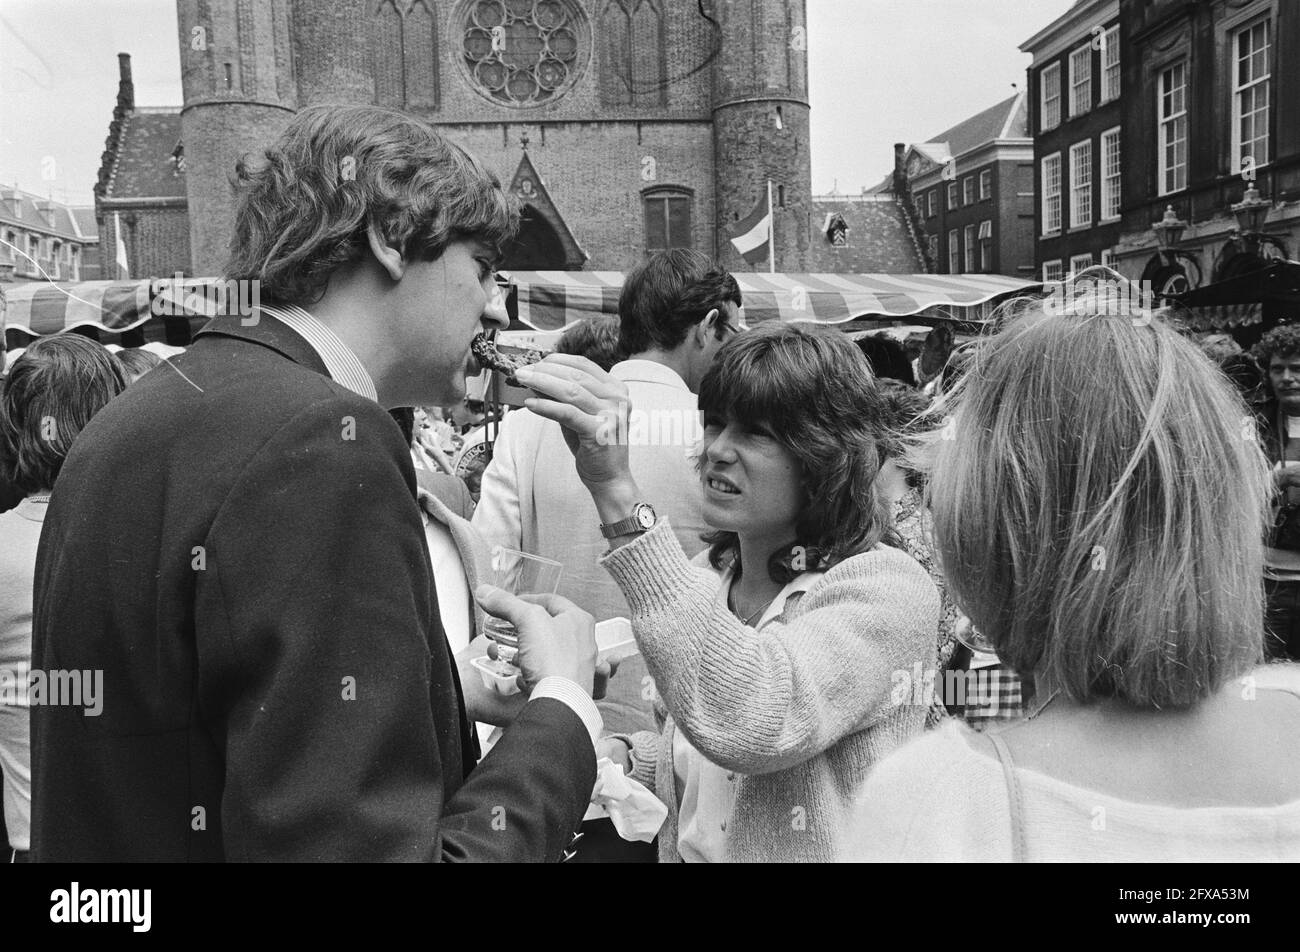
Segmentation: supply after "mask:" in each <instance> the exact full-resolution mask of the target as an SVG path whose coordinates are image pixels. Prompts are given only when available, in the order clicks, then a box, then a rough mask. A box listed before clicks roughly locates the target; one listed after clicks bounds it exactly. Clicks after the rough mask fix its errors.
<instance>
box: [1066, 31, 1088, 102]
mask: <svg viewBox="0 0 1300 952" xmlns="http://www.w3.org/2000/svg"><path fill="white" fill-rule="evenodd" d="M1091 109H1092V41H1091V40H1089V41H1088V42H1087V43H1085V44H1084V45H1083V46H1080V47H1077V48H1076V49H1073V50H1070V118H1071V119H1073V118H1074V117H1075V116H1082V115H1083V114H1084V113H1085V112H1088V111H1089V110H1091Z"/></svg>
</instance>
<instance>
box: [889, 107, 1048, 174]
mask: <svg viewBox="0 0 1300 952" xmlns="http://www.w3.org/2000/svg"><path fill="white" fill-rule="evenodd" d="M1028 138H1030V135H1029V117H1028V113H1027V111H1026V109H1025V94H1024V92H1023V91H1021V92H1018V93H1016V94H1015V95H1014V96H1011V97H1010V98H1008V99H1004V100H1003V101H1002V102H1000V103H998V104H997V105H996V106H990V107H989V108H988V109H985V110H984V111H983V112H977V113H976V114H975V115H973V116H971V117H970V118H969V119H965V120H963V121H962V122H959V123H957V125H955V126H953V127H952V128H951V129H945V130H944V131H943V132H940V133H939V134H938V135H937V136H931V137H930V139H928V140H927V141H926V142H922V143H917V144H916V145H914V146H913V148H914V149H916V150H917V151H919V152H922V153H923V154H924V155H925V156H926V158H928V159H931V160H932V161H934V162H935V163H936V164H939V165H942V164H943V163H945V162H947V161H948V159H949V158H955V157H957V156H960V155H965V154H966V153H967V152H970V151H971V150H972V149H977V148H979V147H980V146H982V145H985V144H987V143H989V142H993V141H995V140H997V139H1028ZM945 153H946V154H945Z"/></svg>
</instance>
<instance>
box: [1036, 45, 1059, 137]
mask: <svg viewBox="0 0 1300 952" xmlns="http://www.w3.org/2000/svg"><path fill="white" fill-rule="evenodd" d="M1038 103H1039V110H1038V131H1039V132H1046V131H1047V130H1048V129H1055V128H1056V127H1057V126H1059V125H1060V124H1061V63H1060V61H1059V60H1058V61H1057V62H1055V63H1052V64H1051V65H1049V66H1044V67H1043V71H1042V72H1041V73H1039V74H1038Z"/></svg>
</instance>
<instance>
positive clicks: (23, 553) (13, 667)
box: [0, 495, 49, 851]
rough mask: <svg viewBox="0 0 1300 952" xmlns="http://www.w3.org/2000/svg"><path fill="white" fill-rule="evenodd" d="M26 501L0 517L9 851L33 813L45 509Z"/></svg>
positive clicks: (22, 840)
mask: <svg viewBox="0 0 1300 952" xmlns="http://www.w3.org/2000/svg"><path fill="white" fill-rule="evenodd" d="M48 498H49V497H47V496H44V495H38V496H28V497H27V498H26V499H24V500H23V501H22V502H20V503H19V504H18V505H17V506H16V507H15V508H14V509H11V510H10V511H9V512H6V513H3V514H0V768H3V771H4V811H5V812H4V816H5V826H6V827H7V828H8V830H9V844H8V845H9V847H10V848H12V849H16V850H24V851H25V850H27V849H28V847H29V835H30V830H31V814H32V769H31V766H32V764H31V758H32V755H31V731H30V720H29V717H30V701H29V698H28V694H27V688H28V674H29V672H30V669H31V661H32V588H33V585H34V580H35V577H36V546H37V544H38V543H39V542H40V538H41V524H42V522H43V521H44V519H45V509H46V504H45V503H44V502H37V501H35V500H39V499H48Z"/></svg>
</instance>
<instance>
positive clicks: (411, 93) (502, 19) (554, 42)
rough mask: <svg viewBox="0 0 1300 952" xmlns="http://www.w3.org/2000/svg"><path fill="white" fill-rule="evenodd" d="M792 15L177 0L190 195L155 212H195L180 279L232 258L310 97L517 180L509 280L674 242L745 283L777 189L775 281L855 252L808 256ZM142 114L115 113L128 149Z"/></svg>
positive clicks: (744, 7) (527, 4) (764, 10)
mask: <svg viewBox="0 0 1300 952" xmlns="http://www.w3.org/2000/svg"><path fill="white" fill-rule="evenodd" d="M804 9H805V8H804V0H706V2H704V3H703V4H700V5H697V4H695V3H669V2H665V0H449V2H439V3H434V2H431V0H294V2H292V3H290V2H288V0H266V2H265V3H258V4H250V3H246V2H240V0H178V10H179V41H180V48H181V63H182V85H183V89H184V107H183V109H182V111H181V114H180V130H179V135H178V136H177V138H178V139H179V140H183V142H184V150H183V156H184V160H185V170H184V172H183V174H181V175H179V176H178V177H177V178H176V179H175V184H180V183H183V185H184V188H183V191H182V192H180V193H178V194H176V195H174V196H173V195H172V193H167V196H166V197H175V198H181V197H182V196H183V198H184V200H185V204H186V206H187V207H188V212H189V215H188V221H189V242H188V260H189V261H190V263H191V267H192V270H193V272H194V273H200V274H205V273H214V272H217V271H219V270H220V268H221V266H222V265H223V263H224V260H225V253H226V242H227V240H228V235H229V232H230V225H231V208H230V199H229V186H228V175H229V173H230V170H231V169H232V168H233V167H234V163H235V161H236V159H237V157H238V156H239V155H241V154H243V153H245V152H250V151H254V150H256V149H258V148H260V147H263V146H265V145H266V144H267V143H268V142H269V141H270V140H272V139H273V138H274V137H275V136H276V134H277V133H279V131H280V130H281V129H283V128H284V126H285V125H286V124H287V122H288V120H289V118H290V117H291V116H292V115H293V113H294V112H295V111H296V110H298V109H300V108H302V107H304V106H307V105H309V104H314V103H321V102H348V103H378V104H381V105H386V106H391V107H394V108H398V109H402V110H405V111H407V112H410V113H413V114H415V115H418V116H421V117H424V118H427V119H428V120H430V121H431V122H434V123H435V124H437V125H438V126H439V127H440V129H441V130H442V131H443V132H444V133H445V134H446V135H448V136H449V137H450V138H452V139H453V140H454V141H456V142H458V143H460V144H462V145H463V146H465V147H466V148H468V149H469V150H470V151H472V152H473V153H475V154H476V155H477V156H479V157H480V158H481V159H482V160H483V161H484V162H485V163H486V164H487V165H488V166H489V167H490V168H492V169H493V170H494V171H495V172H496V173H497V174H498V175H499V176H500V177H501V179H502V181H503V182H508V183H510V186H511V188H512V189H513V190H514V192H515V193H516V194H517V195H518V196H519V197H520V199H521V200H522V201H523V203H524V206H525V208H524V224H523V228H522V232H521V235H520V237H519V241H518V242H517V243H516V245H515V246H514V247H513V248H511V249H510V251H509V255H508V260H507V262H506V266H507V267H514V268H518V269H527V270H551V269H568V270H574V269H583V268H585V269H589V270H614V271H625V270H628V269H629V268H631V267H633V266H635V265H636V264H637V263H638V262H639V261H640V260H642V259H643V257H644V256H645V254H646V253H647V252H648V251H649V250H652V249H656V248H666V247H683V246H686V247H693V248H696V249H698V250H700V251H703V252H705V253H707V254H711V255H714V256H715V257H717V258H719V259H720V260H721V261H722V263H723V264H725V265H726V266H727V267H730V268H732V269H734V270H739V271H744V270H749V268H748V266H747V265H746V264H745V262H744V260H743V259H742V258H741V257H740V256H739V254H737V253H736V251H735V250H734V248H733V247H732V245H731V243H730V241H729V239H730V238H731V237H732V235H733V229H732V226H733V225H734V223H736V222H738V221H739V220H740V219H741V218H743V217H744V216H746V215H747V214H748V213H749V212H750V211H751V210H752V209H753V208H754V206H755V204H756V203H757V202H758V201H759V200H760V198H761V197H763V196H764V195H765V194H766V191H767V183H768V181H769V180H770V181H771V182H772V185H773V189H772V193H773V204H774V206H775V215H774V219H775V235H776V241H775V246H776V247H775V257H776V268H777V270H778V271H806V270H812V269H813V267H814V265H817V266H821V265H822V264H823V263H826V264H828V265H833V264H834V263H835V262H836V261H839V260H842V259H844V258H851V257H852V254H851V253H848V254H843V253H840V254H837V253H835V252H830V253H827V252H826V249H825V248H822V247H820V245H823V244H829V241H830V239H829V238H827V237H826V236H825V235H824V234H822V233H821V232H820V231H819V229H820V228H821V226H822V224H823V221H824V212H823V210H822V209H821V208H819V207H817V206H815V204H814V202H813V197H812V194H811V165H810V160H809V155H808V141H809V139H808V118H809V106H808V81H807V74H808V70H807V29H806V20H805V13H804ZM724 37H725V41H724ZM119 105H120V104H119ZM139 114H140V111H139V110H135V111H134V113H132V114H131V115H130V116H127V117H126V118H125V121H124V131H123V133H122V134H123V136H124V137H125V139H126V141H127V142H128V144H129V143H130V142H131V141H132V139H131V135H132V131H131V127H132V123H133V122H136V121H137V120H139V119H140V118H141V117H140V115H139ZM158 135H159V136H161V132H158ZM155 156H156V153H155ZM110 191H111V190H110ZM106 194H108V193H106ZM113 194H116V193H113ZM122 197H125V196H122ZM148 197H164V196H162V195H159V196H148ZM165 207H166V209H167V210H173V209H177V208H180V207H181V206H179V205H168V206H165ZM162 210H163V209H162V207H160V208H158V209H157V211H158V212H160V213H161V211H162ZM847 214H848V215H849V216H850V217H852V216H854V215H856V214H857V212H855V211H854V210H852V209H847ZM143 217H144V216H143V213H139V214H138V215H137V221H141V220H142V219H143ZM157 220H158V221H159V223H160V224H159V227H162V226H161V222H162V220H163V219H162V217H161V214H160V215H159V217H158V219H157ZM167 220H168V221H169V222H170V219H167ZM865 228H866V224H865V220H864V223H863V229H864V230H865ZM850 234H853V232H852V231H851V232H850ZM862 234H863V232H862V231H858V232H857V234H856V235H854V237H855V239H857V238H858V237H859V236H861V235H862ZM140 240H141V241H142V244H143V245H145V246H147V240H144V239H140ZM108 244H109V242H108V241H106V245H108ZM815 246H816V247H815ZM180 247H181V246H180V245H178V244H177V245H173V248H174V249H177V251H178V252H179V249H180ZM828 254H829V256H828ZM862 260H864V261H865V260H866V259H865V258H864V259H862ZM132 267H133V270H134V268H135V266H134V264H133V265H132ZM828 269H829V267H828ZM849 270H857V268H850V269H849Z"/></svg>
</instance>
